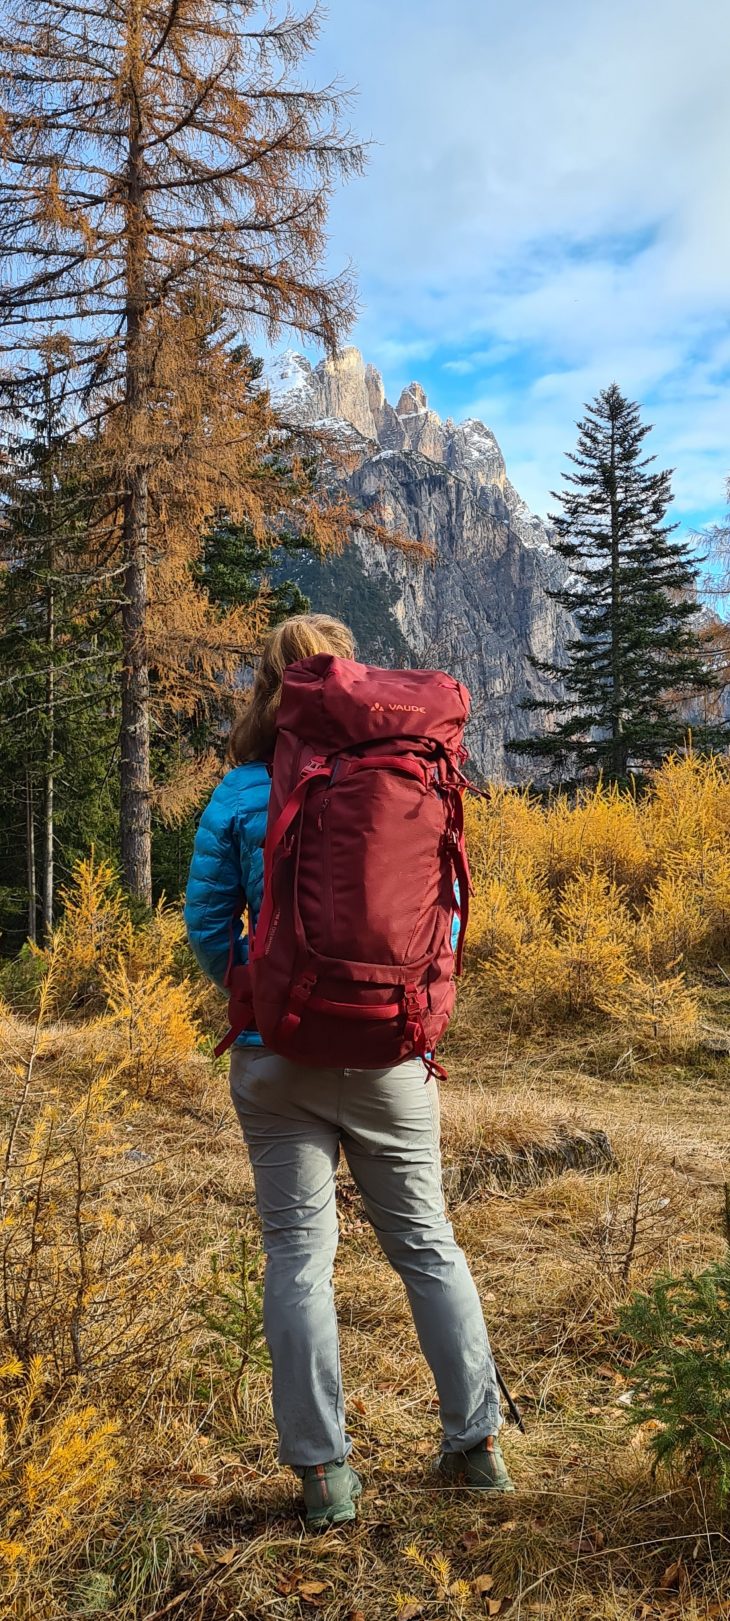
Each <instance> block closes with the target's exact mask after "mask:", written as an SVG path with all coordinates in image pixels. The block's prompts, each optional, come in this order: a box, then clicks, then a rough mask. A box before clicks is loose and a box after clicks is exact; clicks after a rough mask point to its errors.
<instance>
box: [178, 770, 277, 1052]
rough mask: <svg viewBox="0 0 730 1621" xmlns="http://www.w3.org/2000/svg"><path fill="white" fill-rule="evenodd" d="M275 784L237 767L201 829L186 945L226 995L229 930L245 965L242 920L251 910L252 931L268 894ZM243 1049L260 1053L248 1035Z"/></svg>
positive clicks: (190, 881)
mask: <svg viewBox="0 0 730 1621" xmlns="http://www.w3.org/2000/svg"><path fill="white" fill-rule="evenodd" d="M270 788H271V779H270V777H269V773H268V771H267V769H266V766H265V765H262V764H260V763H259V762H258V761H254V762H253V763H251V764H250V765H239V766H235V767H234V769H233V770H232V771H228V772H227V773H226V775H225V777H224V778H223V780H222V782H219V784H218V787H217V788H216V790H215V792H214V794H213V796H212V798H211V799H210V800H209V802H208V804H207V805H206V808H205V810H204V811H203V814H202V816H201V818H200V822H199V824H198V831H197V833H196V835H195V844H194V847H193V859H192V862H191V865H190V873H189V876H188V887H187V892H186V895H185V927H186V929H187V931H188V940H189V941H190V945H191V947H192V949H193V952H194V954H195V957H196V958H197V961H198V962H199V964H200V967H201V968H202V970H203V973H204V974H207V976H208V978H209V979H212V980H213V981H214V982H215V984H216V985H217V986H218V987H219V989H220V990H223V979H224V975H225V972H226V967H227V965H228V953H229V950H230V944H231V928H233V935H234V953H235V960H236V962H246V960H247V956H248V941H247V939H246V936H245V934H244V930H243V924H242V923H241V921H240V914H241V912H242V911H243V909H244V906H248V907H249V908H250V910H251V913H252V915H253V921H254V926H255V923H256V919H257V917H258V914H259V911H260V910H261V900H262V896H263V888H264V854H263V845H264V837H265V834H266V813H267V810H268V805H269V791H270ZM236 1045H237V1046H239V1047H260V1046H261V1037H260V1036H259V1035H257V1034H256V1033H255V1032H251V1033H248V1032H246V1031H244V1034H243V1035H242V1036H239V1038H238V1041H237V1043H236Z"/></svg>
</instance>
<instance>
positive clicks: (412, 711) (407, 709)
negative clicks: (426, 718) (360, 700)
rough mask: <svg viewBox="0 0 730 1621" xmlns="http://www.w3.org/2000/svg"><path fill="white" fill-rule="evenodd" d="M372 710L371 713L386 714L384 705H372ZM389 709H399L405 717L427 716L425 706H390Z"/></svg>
mask: <svg viewBox="0 0 730 1621" xmlns="http://www.w3.org/2000/svg"><path fill="white" fill-rule="evenodd" d="M370 709H371V711H372V710H374V709H375V710H378V711H379V712H380V714H381V715H384V714H385V709H384V707H383V705H382V704H371V705H370ZM388 709H390V710H391V711H392V710H396V709H399V710H400V711H401V712H402V713H403V714H404V715H425V713H426V711H425V709H424V707H423V704H388Z"/></svg>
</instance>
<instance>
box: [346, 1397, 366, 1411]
mask: <svg viewBox="0 0 730 1621" xmlns="http://www.w3.org/2000/svg"><path fill="white" fill-rule="evenodd" d="M350 1406H351V1407H354V1409H355V1412H356V1413H366V1412H367V1407H366V1406H365V1403H364V1401H363V1400H362V1397H361V1396H353V1398H352V1400H351V1402H350Z"/></svg>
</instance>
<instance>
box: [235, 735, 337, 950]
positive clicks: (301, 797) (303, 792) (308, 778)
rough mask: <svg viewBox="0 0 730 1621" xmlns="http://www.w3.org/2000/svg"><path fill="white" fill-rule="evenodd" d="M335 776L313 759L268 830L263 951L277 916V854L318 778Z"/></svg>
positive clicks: (260, 934) (260, 935)
mask: <svg viewBox="0 0 730 1621" xmlns="http://www.w3.org/2000/svg"><path fill="white" fill-rule="evenodd" d="M331 773H332V767H331V766H329V765H326V764H325V761H324V760H323V759H322V758H321V757H320V756H315V757H314V758H313V759H312V760H310V762H309V765H307V766H305V767H304V770H303V772H302V774H301V776H300V778H299V781H298V783H297V784H296V787H295V788H294V789H293V791H292V793H291V794H290V795H289V798H288V799H287V802H286V804H285V805H284V807H283V809H282V810H281V811H280V812H279V815H278V816H277V818H276V821H275V822H274V823H273V826H271V827H269V828H267V832H266V839H265V842H264V897H263V900H262V902H261V911H260V913H259V918H258V923H257V924H256V940H260V941H261V943H262V949H263V950H264V951H265V950H266V942H267V940H268V937H269V929H270V928H271V920H272V918H273V915H274V885H273V877H274V874H273V860H274V853H275V851H276V850H277V849H278V847H279V845H280V844H281V842H282V839H284V838H285V837H286V835H287V833H288V831H289V828H290V827H291V825H292V822H293V821H294V819H295V817H296V816H298V814H299V812H300V810H301V808H302V805H303V804H304V801H305V799H306V796H307V793H308V791H309V785H310V783H311V782H313V781H314V780H315V778H316V777H329V776H330V775H331ZM254 950H255V942H254Z"/></svg>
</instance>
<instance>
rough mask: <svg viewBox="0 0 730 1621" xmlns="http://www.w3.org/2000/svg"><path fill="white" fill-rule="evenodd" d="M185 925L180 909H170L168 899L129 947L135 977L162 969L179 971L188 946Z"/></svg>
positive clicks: (157, 907)
mask: <svg viewBox="0 0 730 1621" xmlns="http://www.w3.org/2000/svg"><path fill="white" fill-rule="evenodd" d="M185 940H186V935H185V923H184V921H183V915H182V911H181V908H180V907H179V906H168V905H167V902H166V901H165V898H164V896H163V897H162V899H161V900H160V901H158V903H157V905H156V907H155V909H154V911H153V913H152V916H151V917H150V918H148V919H147V921H146V922H145V923H143V924H142V925H141V926H140V927H139V928H137V929H135V930H134V933H133V935H132V937H131V939H130V941H129V945H128V948H127V960H128V964H129V971H130V973H131V975H132V976H133V978H135V979H136V978H137V977H138V976H139V975H140V974H148V973H151V972H153V971H154V970H157V969H159V970H160V972H162V973H164V974H171V973H173V972H175V971H176V970H177V969H178V967H179V964H180V961H181V956H182V951H183V948H184V946H185Z"/></svg>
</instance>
